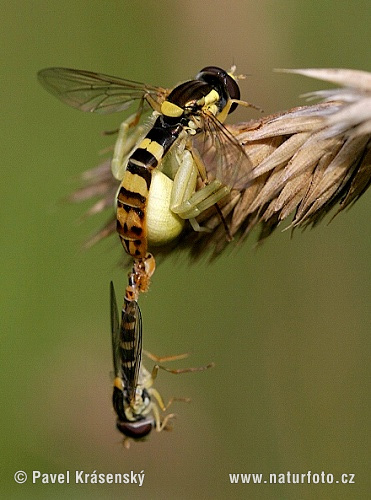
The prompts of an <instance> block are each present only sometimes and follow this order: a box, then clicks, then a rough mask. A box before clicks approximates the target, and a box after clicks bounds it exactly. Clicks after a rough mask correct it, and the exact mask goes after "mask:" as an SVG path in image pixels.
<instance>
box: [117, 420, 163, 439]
mask: <svg viewBox="0 0 371 500" xmlns="http://www.w3.org/2000/svg"><path fill="white" fill-rule="evenodd" d="M154 426H155V421H154V420H153V419H151V418H145V419H143V420H137V421H136V422H128V421H126V422H122V421H120V420H117V422H116V427H117V428H118V430H119V431H120V432H122V433H123V434H124V435H125V436H127V437H131V438H133V439H141V438H143V437H145V436H147V434H149V433H150V432H151V430H152V429H153V428H154Z"/></svg>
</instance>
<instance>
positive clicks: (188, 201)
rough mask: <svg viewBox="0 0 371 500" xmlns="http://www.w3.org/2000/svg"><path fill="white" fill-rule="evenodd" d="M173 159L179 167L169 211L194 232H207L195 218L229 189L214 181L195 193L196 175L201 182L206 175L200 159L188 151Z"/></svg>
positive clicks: (222, 196) (216, 180)
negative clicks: (186, 220)
mask: <svg viewBox="0 0 371 500" xmlns="http://www.w3.org/2000/svg"><path fill="white" fill-rule="evenodd" d="M175 158H176V160H177V161H178V164H179V166H178V169H177V172H176V174H175V177H174V186H173V190H172V194H171V200H170V209H171V210H172V212H174V213H176V214H177V215H179V217H181V218H182V219H189V221H190V223H191V225H192V227H193V229H194V230H195V231H207V229H206V228H203V227H201V226H200V225H199V224H198V222H197V221H196V220H195V218H196V217H197V216H198V215H200V214H201V213H202V212H204V211H205V210H207V209H208V208H210V207H211V206H213V205H215V204H216V203H218V201H220V200H221V199H222V198H224V197H225V196H226V195H227V194H228V193H229V192H230V188H229V187H228V186H224V185H223V184H222V183H221V182H220V181H219V180H218V179H214V180H213V181H211V182H210V183H207V184H205V185H204V186H203V187H201V188H200V189H199V190H198V191H196V184H197V177H198V175H200V176H201V178H202V179H203V180H205V175H206V174H204V172H205V168H204V165H203V164H202V163H201V164H200V162H201V158H198V157H195V156H193V154H192V153H191V152H190V151H189V150H188V149H184V151H183V152H182V155H181V157H180V155H175Z"/></svg>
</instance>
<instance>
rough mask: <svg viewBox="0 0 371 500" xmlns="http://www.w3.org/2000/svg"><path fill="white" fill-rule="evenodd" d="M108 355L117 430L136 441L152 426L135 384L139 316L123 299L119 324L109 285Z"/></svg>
mask: <svg viewBox="0 0 371 500" xmlns="http://www.w3.org/2000/svg"><path fill="white" fill-rule="evenodd" d="M110 304H111V334H112V353H113V367H114V373H115V378H114V382H113V394H112V404H113V408H114V410H115V412H116V415H117V423H116V425H117V428H118V429H119V430H120V432H122V433H123V434H125V435H126V436H127V437H132V438H135V439H140V438H143V437H144V436H146V435H147V434H148V433H149V432H150V431H151V430H152V428H153V427H154V426H155V420H154V418H153V416H151V415H149V414H148V413H149V412H150V409H151V398H150V395H149V392H148V391H147V389H146V388H145V387H144V386H141V385H140V384H139V381H138V377H139V372H140V368H141V358H142V315H141V312H140V308H139V306H138V304H137V302H136V301H129V300H127V299H125V300H124V307H123V310H122V316H121V324H120V322H119V315H118V310H117V303H116V294H115V290H114V286H113V283H112V282H111V286H110Z"/></svg>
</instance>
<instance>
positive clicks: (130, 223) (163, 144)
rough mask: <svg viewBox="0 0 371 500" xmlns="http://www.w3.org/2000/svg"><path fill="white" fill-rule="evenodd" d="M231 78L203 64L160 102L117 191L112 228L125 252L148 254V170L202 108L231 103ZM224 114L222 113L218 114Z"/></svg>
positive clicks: (214, 110)
mask: <svg viewBox="0 0 371 500" xmlns="http://www.w3.org/2000/svg"><path fill="white" fill-rule="evenodd" d="M231 94H233V96H232V97H233V98H234V99H238V98H239V96H240V94H239V89H238V85H237V83H236V81H235V80H234V79H233V78H232V77H231V76H230V75H228V73H226V72H225V71H224V70H221V69H220V68H215V67H208V68H205V69H204V70H202V71H201V72H200V73H199V74H198V75H197V76H196V79H195V80H190V81H188V82H185V83H182V84H180V85H178V86H177V87H175V88H174V89H173V90H172V91H171V92H170V94H169V95H168V97H167V98H166V99H165V100H164V101H163V102H162V104H161V108H160V111H161V115H160V116H159V117H158V118H157V119H156V121H155V123H154V125H153V127H152V128H151V130H150V131H149V132H148V134H147V136H146V137H145V139H144V140H143V141H142V142H141V144H140V145H139V147H138V148H137V149H136V150H135V151H134V153H133V154H132V156H131V157H130V158H129V160H128V164H127V167H126V171H125V174H124V178H123V180H122V182H121V186H120V189H119V193H118V196H117V231H118V233H119V236H120V238H121V242H122V245H123V247H124V248H125V250H126V252H127V253H128V254H129V255H131V256H132V257H133V258H136V259H141V258H144V257H145V256H146V253H147V227H146V204H147V200H148V192H149V189H150V186H151V177H152V170H153V169H154V168H156V167H157V166H158V165H159V164H160V163H161V161H162V159H163V157H164V156H165V154H166V153H167V152H168V151H169V149H170V148H171V147H172V146H173V145H174V143H175V142H176V140H177V139H178V138H179V136H180V134H181V132H182V131H183V130H190V129H192V133H193V134H196V133H197V132H198V130H197V128H194V126H193V127H192V119H193V118H194V117H197V115H200V114H201V113H205V112H207V113H209V114H212V115H213V116H216V117H218V116H221V115H222V114H223V112H225V113H224V114H225V115H226V114H228V112H231V111H232V110H233V109H234V107H235V106H236V104H235V103H232V102H231ZM224 118H225V116H223V119H224Z"/></svg>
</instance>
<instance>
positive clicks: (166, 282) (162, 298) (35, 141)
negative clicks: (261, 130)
mask: <svg viewBox="0 0 371 500" xmlns="http://www.w3.org/2000/svg"><path fill="white" fill-rule="evenodd" d="M1 9H2V10H1V12H2V20H1V24H2V30H1V34H0V36H1V59H2V70H1V74H2V78H1V96H2V103H1V111H2V113H1V114H2V116H1V144H2V157H1V164H2V176H3V182H2V183H1V202H2V210H1V231H2V245H1V252H2V255H1V266H2V270H1V279H2V293H1V338H0V342H1V344H0V345H1V354H0V357H1V359H0V363H1V401H2V408H1V462H2V464H1V479H0V494H2V495H1V496H3V497H7V498H26V497H27V498H32V497H35V498H36V497H37V498H59V497H65V496H66V495H69V496H70V497H72V498H85V497H87V496H88V495H89V497H91V498H98V497H99V498H102V497H103V498H121V497H123V498H129V497H131V498H156V499H157V498H158V499H160V498H180V499H183V498H184V499H186V498H206V499H208V498H216V499H219V498H220V499H222V498H226V497H230V498H254V499H255V498H267V499H270V498H274V499H275V498H278V499H281V498H282V499H297V498H300V499H307V498H308V499H312V498H330V499H332V498H334V499H335V498H336V499H339V498H352V499H353V498H369V496H368V494H369V490H368V487H369V485H367V473H368V465H369V458H370V456H369V450H368V449H367V446H366V443H367V439H366V437H367V431H368V430H369V421H368V415H369V409H370V407H369V397H368V396H369V394H368V390H367V389H368V388H369V384H368V381H367V380H368V375H369V368H368V352H369V339H368V337H369V336H368V333H369V330H370V326H371V325H370V323H371V321H370V320H371V317H370V295H371V293H370V292H371V290H370V283H371V279H370V277H371V276H370V264H369V255H370V250H371V240H370V237H369V236H367V235H369V234H370V224H369V219H368V214H369V212H370V208H371V195H370V193H368V194H366V195H365V196H364V197H363V198H362V200H361V201H360V202H359V203H357V204H356V206H355V207H354V208H352V210H351V211H350V212H347V213H343V214H341V215H340V216H339V217H338V218H336V219H335V220H334V221H333V222H332V223H331V224H330V225H329V226H328V225H327V224H326V223H324V224H322V225H321V226H320V227H318V228H316V229H315V230H313V231H309V230H308V231H306V232H305V233H300V232H297V233H296V234H295V237H294V238H293V239H290V234H289V232H286V233H282V232H280V231H277V233H276V234H274V235H273V236H272V237H271V238H269V240H268V241H267V242H266V244H265V245H264V246H263V247H261V248H259V249H258V250H255V249H254V243H255V237H254V235H253V236H252V238H250V239H249V240H248V241H247V242H246V243H245V244H244V245H243V246H242V247H241V248H240V249H239V250H238V251H237V252H233V253H232V254H229V255H225V256H222V257H221V258H220V259H219V260H217V262H215V263H214V264H212V265H206V264H202V263H201V264H198V265H193V266H189V265H188V264H187V260H186V259H183V260H181V261H180V262H178V261H177V262H176V261H175V259H173V258H170V259H168V260H167V261H165V262H163V264H162V265H160V266H159V268H158V270H157V272H156V274H155V277H154V280H153V285H152V288H151V291H150V293H149V294H148V295H147V296H146V297H143V299H142V302H141V304H142V310H143V315H144V344H145V347H146V348H147V349H148V350H150V351H152V352H155V353H156V354H159V355H165V354H175V353H179V352H187V351H191V352H192V356H191V357H190V359H189V360H187V361H184V362H182V363H180V362H179V363H176V367H180V366H197V365H202V364H205V363H208V362H210V361H214V362H215V363H216V367H215V368H214V369H213V370H209V371H207V372H206V373H196V374H188V375H182V376H178V377H176V376H173V375H171V374H168V373H160V376H159V377H158V380H157V387H158V388H159V389H160V391H161V393H162V394H163V396H164V398H165V399H166V398H168V397H170V396H188V397H191V398H192V402H191V403H190V404H184V403H183V404H182V403H177V404H174V407H173V410H174V411H176V413H177V414H178V418H177V420H176V422H175V425H174V430H173V431H172V432H164V433H161V434H156V433H154V434H153V435H152V436H151V438H150V439H149V440H148V441H147V442H146V443H139V444H136V445H133V446H132V447H131V449H130V450H129V451H127V450H124V449H123V447H122V446H121V437H120V435H119V433H118V432H117V431H116V429H115V418H114V414H113V411H112V408H111V379H110V371H111V370H112V367H111V351H110V332H109V306H108V289H109V287H108V285H109V281H110V280H111V279H113V280H114V281H115V283H116V288H117V293H118V295H119V296H120V297H121V296H122V294H123V291H124V285H125V279H124V278H123V274H125V273H126V271H125V273H124V271H123V269H120V267H119V266H118V265H117V263H118V262H119V259H120V256H121V255H122V253H121V252H122V250H121V248H120V244H119V242H118V240H117V238H112V239H111V240H110V241H106V242H103V243H101V244H100V245H98V246H96V247H94V248H93V249H91V250H89V251H81V245H82V243H83V241H84V240H85V238H86V237H87V236H88V234H89V233H90V232H92V231H94V229H95V228H97V227H99V226H100V225H101V224H103V222H104V220H105V217H106V216H102V217H99V216H98V217H96V218H95V219H94V220H89V221H87V222H86V223H84V224H78V223H76V221H77V220H78V218H79V217H80V215H81V214H82V212H83V209H86V208H88V205H85V206H70V205H68V204H64V203H60V200H62V199H63V198H64V197H66V196H67V195H68V194H69V193H70V192H71V190H72V189H73V188H74V187H75V186H76V183H75V181H74V176H76V175H77V174H78V173H80V172H81V171H83V170H85V169H87V168H89V167H92V166H94V165H95V164H97V163H98V162H99V159H98V154H97V153H98V151H99V150H101V149H102V148H104V147H106V146H108V145H109V144H110V142H111V141H112V138H111V139H109V138H105V137H102V136H101V134H100V132H101V131H102V130H107V129H108V130H110V129H111V130H112V129H114V128H115V127H117V126H118V124H119V122H120V119H121V117H120V116H119V115H112V116H108V117H101V116H98V115H89V114H83V113H79V112H77V111H75V110H72V109H70V108H68V107H67V106H64V105H62V104H61V103H59V102H58V101H57V100H56V99H53V98H52V97H51V96H50V95H48V94H47V93H46V92H45V91H44V90H43V89H42V88H41V87H40V86H39V85H38V83H37V80H36V72H37V71H38V70H39V69H41V68H44V67H48V66H67V67H75V68H80V69H90V70H93V71H100V72H103V73H108V74H113V75H117V76H123V77H126V78H129V79H134V80H138V81H146V82H149V83H153V84H155V85H162V86H172V85H174V84H175V83H177V82H179V81H181V80H184V79H187V78H190V77H192V76H194V75H195V74H196V73H197V71H198V70H199V69H201V68H202V67H204V66H206V65H218V66H222V67H226V68H228V67H230V65H231V64H233V63H236V64H237V69H238V71H239V72H241V73H247V74H249V75H250V76H249V77H248V79H247V80H246V81H245V82H242V96H243V98H245V99H247V100H249V101H250V102H253V103H255V104H257V105H259V106H261V107H262V108H264V110H265V112H267V113H268V112H274V111H278V110H283V109H287V108H289V107H291V106H294V105H298V104H302V103H303V100H302V99H300V98H299V97H298V96H299V94H301V93H303V92H306V91H309V90H314V89H317V88H323V87H324V85H323V84H321V83H320V82H315V81H311V80H306V79H304V78H301V77H299V76H290V75H287V74H277V73H276V74H275V73H273V72H272V69H273V68H277V67H278V68H282V67H283V68H301V67H347V68H358V69H366V70H370V66H369V63H370V59H369V42H370V38H369V35H370V22H371V16H370V9H369V2H367V1H364V2H361V1H354V2H345V1H339V0H337V1H335V0H333V1H327V2H305V1H302V0H299V1H297V0H296V1H288V0H282V1H280V2H278V1H276V2H273V1H271V2H270V1H261V2H254V1H243V0H241V1H232V2H229V3H227V2H225V1H211V0H205V1H203V2H199V1H195V0H188V1H184V2H176V1H145V2H129V1H105V2H102V1H100V0H93V1H89V2H88V1H82V0H73V1H72V0H68V1H64V2H59V1H56V0H52V1H49V2H46V1H38V2H31V1H24V0H19V1H15V2H2V6H1ZM254 116H258V115H257V114H256V113H255V112H254V111H250V110H244V109H242V110H240V111H238V113H237V112H236V113H235V115H233V118H234V119H235V120H239V121H241V120H244V119H249V118H252V117H254ZM147 365H149V366H151V362H148V363H147ZM175 405H176V406H175ZM20 469H21V470H24V471H26V472H27V473H28V474H31V472H32V470H40V471H41V472H49V473H56V472H64V471H65V470H67V469H68V470H70V471H75V470H84V471H85V472H92V471H94V470H96V471H98V472H105V473H109V472H111V473H126V472H130V470H133V471H134V472H136V473H138V472H140V471H142V470H144V472H145V480H144V485H143V486H142V487H141V488H139V487H138V486H135V485H133V486H130V485H74V484H70V485H49V486H47V485H33V484H31V481H30V480H29V481H28V482H27V483H26V484H24V485H18V484H16V483H15V482H14V480H13V474H14V473H15V472H16V471H17V470H20ZM308 470H311V471H313V472H318V473H320V472H321V471H322V470H324V471H325V472H326V473H333V474H334V475H337V476H338V475H340V474H341V473H354V474H355V481H356V484H355V485H341V484H337V485H336V484H334V485H324V486H321V485H276V486H270V485H268V484H266V485H256V486H254V485H231V484H230V483H229V476H228V474H229V473H233V472H234V473H259V472H260V473H265V474H268V473H270V472H276V473H280V472H286V471H291V472H300V473H306V472H307V471H308Z"/></svg>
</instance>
